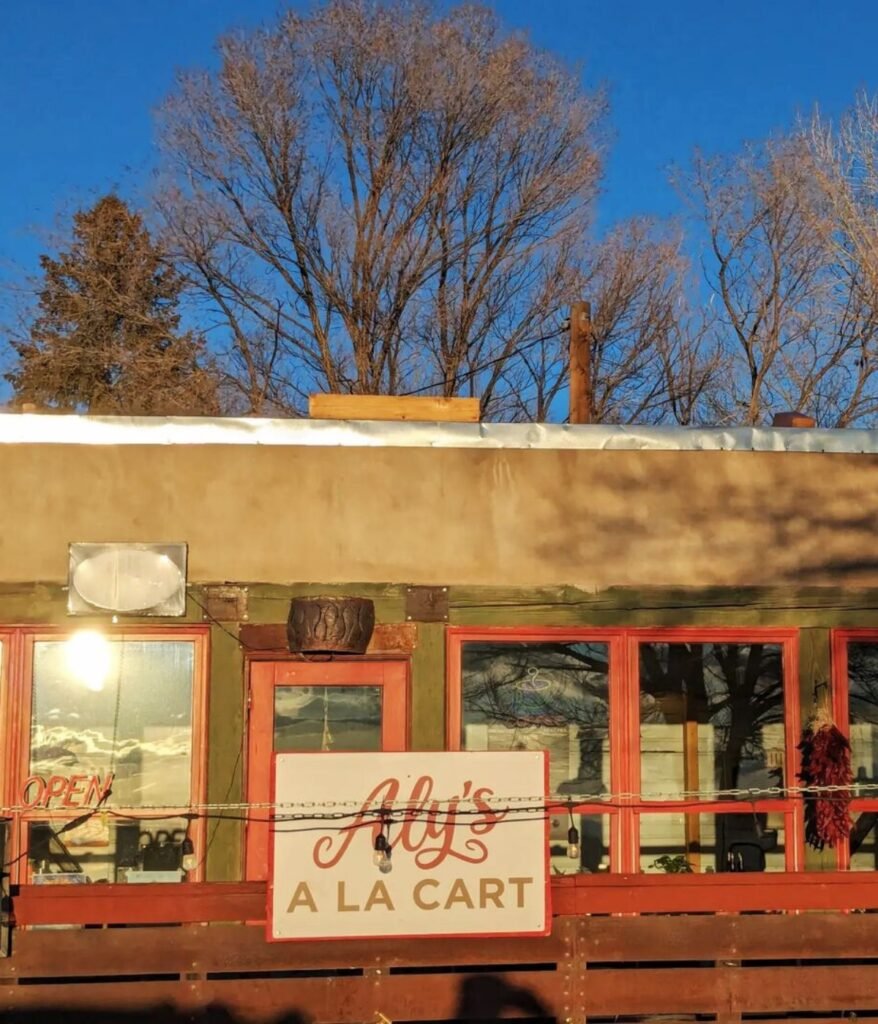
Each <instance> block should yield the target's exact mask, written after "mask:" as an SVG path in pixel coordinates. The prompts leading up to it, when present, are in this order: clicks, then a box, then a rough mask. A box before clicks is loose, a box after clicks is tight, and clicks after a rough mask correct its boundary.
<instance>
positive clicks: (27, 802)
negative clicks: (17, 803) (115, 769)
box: [21, 772, 115, 810]
mask: <svg viewBox="0 0 878 1024" xmlns="http://www.w3.org/2000/svg"><path fill="white" fill-rule="evenodd" d="M114 777H115V776H114V774H113V773H112V772H108V773H107V774H106V775H105V776H103V777H101V776H100V775H50V776H49V777H48V778H43V776H42V775H31V776H30V778H29V779H27V780H26V781H25V784H24V786H23V787H22V790H21V805H22V807H25V808H27V809H28V810H30V809H32V808H36V807H44V808H49V807H96V806H97V805H99V804H101V803H103V802H104V800H106V799H107V797H108V796H109V795H110V790H111V789H112V788H113V779H114Z"/></svg>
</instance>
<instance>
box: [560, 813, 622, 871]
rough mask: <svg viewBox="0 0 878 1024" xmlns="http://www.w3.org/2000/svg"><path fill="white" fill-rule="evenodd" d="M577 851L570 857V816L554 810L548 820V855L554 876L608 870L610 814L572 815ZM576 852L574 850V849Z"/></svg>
mask: <svg viewBox="0 0 878 1024" xmlns="http://www.w3.org/2000/svg"><path fill="white" fill-rule="evenodd" d="M573 824H574V826H575V827H576V829H577V831H578V832H579V852H578V853H577V854H576V855H575V856H574V857H571V856H570V849H569V844H568V842H567V839H568V831H569V829H570V816H569V815H568V814H567V813H564V814H558V813H557V812H556V813H554V814H553V815H552V817H551V819H550V822H549V855H550V857H551V873H552V874H553V875H576V874H582V873H586V874H592V873H594V872H597V871H609V870H610V815H609V814H574V815H573ZM574 852H575V851H574Z"/></svg>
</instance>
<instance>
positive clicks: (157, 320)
mask: <svg viewBox="0 0 878 1024" xmlns="http://www.w3.org/2000/svg"><path fill="white" fill-rule="evenodd" d="M40 264H41V266H42V271H43V278H42V283H41V286H40V288H39V292H38V305H37V311H36V315H35V317H34V319H33V321H32V322H31V324H30V328H29V334H28V336H27V337H25V338H22V339H20V340H17V341H12V347H13V348H14V349H15V351H16V353H17V356H18V361H17V365H16V366H15V367H14V369H13V370H12V371H11V372H10V373H9V374H7V375H6V379H7V380H8V381H10V383H11V384H12V386H13V388H14V391H15V397H16V399H17V400H18V401H20V402H25V401H26V402H34V403H35V404H37V405H40V406H45V407H51V408H56V409H60V410H71V411H73V410H76V411H82V412H90V413H96V414H120V413H121V414H127V415H135V416H136V415H140V416H148V415H187V414H188V415H212V414H216V413H217V412H219V401H218V393H217V380H216V376H215V374H214V373H213V372H212V369H211V367H210V365H209V363H208V361H207V358H206V354H205V352H204V348H203V345H202V343H201V341H200V340H199V339H198V338H196V337H195V336H194V335H193V334H191V333H187V332H183V333H181V332H180V315H179V312H178V303H179V299H180V292H181V288H182V281H181V278H180V276H179V275H178V273H177V272H176V271H175V270H174V268H173V267H171V266H169V265H168V264H167V263H166V262H165V260H164V259H163V257H162V253H161V251H160V250H159V248H158V246H157V245H156V244H155V242H154V241H153V240H152V239H151V238H150V235H149V232H148V231H147V229H146V227H145V226H144V224H143V221H142V219H141V217H140V216H139V215H138V214H136V213H134V212H133V211H132V210H131V209H129V207H128V206H127V205H126V204H125V203H124V202H123V201H122V200H121V199H119V198H118V197H117V196H115V195H108V196H105V197H104V198H102V199H100V200H99V201H98V202H97V203H96V204H95V206H94V207H93V208H92V209H90V210H82V211H80V212H78V213H77V214H76V215H75V216H74V218H73V232H72V239H71V242H70V244H69V247H68V248H67V249H66V250H65V251H62V252H60V253H59V254H58V257H57V258H52V257H50V256H46V255H44V256H42V257H41V259H40Z"/></svg>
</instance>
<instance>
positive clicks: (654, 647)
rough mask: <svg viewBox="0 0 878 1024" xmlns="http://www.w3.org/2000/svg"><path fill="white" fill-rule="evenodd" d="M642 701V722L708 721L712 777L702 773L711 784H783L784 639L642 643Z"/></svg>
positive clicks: (700, 723) (746, 785) (721, 787)
mask: <svg viewBox="0 0 878 1024" xmlns="http://www.w3.org/2000/svg"><path fill="white" fill-rule="evenodd" d="M640 705H641V706H640V720H641V723H642V724H653V723H655V724H667V725H685V724H686V723H694V724H697V725H703V726H707V727H709V730H710V735H711V739H712V745H713V751H714V778H713V779H710V780H702V781H703V783H707V784H708V787H709V788H713V786H714V785H715V786H717V787H718V788H719V789H734V788H738V787H745V788H757V787H763V786H776V785H780V784H782V781H783V758H782V756H779V755H780V754H782V751H783V728H782V726H783V673H782V663H781V648H780V646H779V645H777V644H749V645H747V644H720V643H710V644H697V643H683V644H666V643H644V644H641V645H640ZM769 750H770V751H773V752H774V754H775V755H777V756H775V758H774V761H773V762H772V761H771V759H770V758H769V756H768V755H769ZM702 788H704V785H702Z"/></svg>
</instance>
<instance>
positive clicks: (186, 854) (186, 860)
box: [180, 835, 198, 873]
mask: <svg viewBox="0 0 878 1024" xmlns="http://www.w3.org/2000/svg"><path fill="white" fill-rule="evenodd" d="M180 853H181V855H182V856H181V858H180V866H181V867H182V868H183V870H184V871H186V872H187V873H188V872H190V871H194V870H195V869H196V868H197V867H198V857H196V856H195V843H193V842H192V839H191V837H190V836H188V835H187V836H186V838H185V839H184V840H183V842H182V843H181V844H180Z"/></svg>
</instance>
